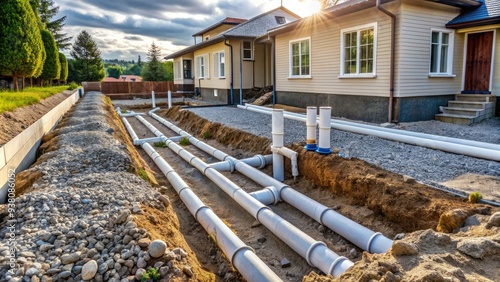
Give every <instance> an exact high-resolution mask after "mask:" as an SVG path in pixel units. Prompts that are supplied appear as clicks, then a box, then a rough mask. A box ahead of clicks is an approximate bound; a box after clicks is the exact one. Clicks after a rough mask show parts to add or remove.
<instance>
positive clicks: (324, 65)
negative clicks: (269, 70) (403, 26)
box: [276, 5, 398, 97]
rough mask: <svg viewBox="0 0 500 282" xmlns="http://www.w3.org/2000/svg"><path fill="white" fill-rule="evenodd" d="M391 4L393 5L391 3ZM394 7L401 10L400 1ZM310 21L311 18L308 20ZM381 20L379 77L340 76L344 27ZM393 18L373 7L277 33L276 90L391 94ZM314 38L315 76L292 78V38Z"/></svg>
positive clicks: (312, 64)
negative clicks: (391, 35)
mask: <svg viewBox="0 0 500 282" xmlns="http://www.w3.org/2000/svg"><path fill="white" fill-rule="evenodd" d="M388 7H389V6H388ZM390 9H391V10H392V11H393V12H396V13H397V9H398V5H391V6H390ZM306 22H307V21H306ZM370 23H376V24H377V35H376V37H377V41H376V44H377V49H376V53H375V57H376V77H375V78H339V75H340V64H341V62H340V60H341V58H340V52H341V50H340V48H341V30H342V29H345V28H353V27H356V26H361V25H365V24H370ZM390 28H391V21H390V18H389V17H388V16H387V15H385V14H383V13H382V12H380V11H379V10H377V9H376V8H371V9H368V10H364V11H361V12H357V13H353V14H349V15H346V16H342V17H338V18H335V19H332V20H328V21H325V22H323V23H321V24H314V25H308V24H304V25H303V27H301V28H297V29H295V30H294V31H291V32H287V33H284V34H281V35H277V36H276V90H277V91H284V92H309V93H320V94H340V95H342V94H344V95H359V96H379V97H387V96H389V81H390V77H389V73H390V72H389V67H388V66H389V63H390ZM305 37H310V38H311V50H310V53H311V65H310V67H311V70H310V71H311V78H310V79H290V78H289V60H290V55H289V52H290V51H289V45H290V41H293V40H296V39H300V38H305Z"/></svg>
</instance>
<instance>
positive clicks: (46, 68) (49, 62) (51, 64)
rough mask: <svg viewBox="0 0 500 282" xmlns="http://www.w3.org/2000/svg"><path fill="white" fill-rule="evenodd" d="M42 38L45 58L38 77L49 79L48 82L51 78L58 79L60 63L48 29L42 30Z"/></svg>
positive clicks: (54, 43) (54, 42)
mask: <svg viewBox="0 0 500 282" xmlns="http://www.w3.org/2000/svg"><path fill="white" fill-rule="evenodd" d="M42 40H43V45H44V46H45V52H46V53H47V58H46V59H45V62H44V64H43V71H42V75H40V78H42V79H46V80H49V84H50V83H51V81H52V80H53V79H59V75H60V73H61V63H60V62H59V52H58V51H57V45H56V41H55V40H54V37H53V36H52V34H51V33H50V31H48V30H42ZM42 84H43V83H42Z"/></svg>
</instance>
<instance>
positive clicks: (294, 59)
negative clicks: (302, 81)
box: [290, 38, 311, 77]
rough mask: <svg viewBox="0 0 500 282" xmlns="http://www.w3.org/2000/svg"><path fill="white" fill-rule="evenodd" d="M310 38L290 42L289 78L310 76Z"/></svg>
mask: <svg viewBox="0 0 500 282" xmlns="http://www.w3.org/2000/svg"><path fill="white" fill-rule="evenodd" d="M310 50H311V38H302V39H298V40H294V41H290V77H309V76H310V75H311V52H310Z"/></svg>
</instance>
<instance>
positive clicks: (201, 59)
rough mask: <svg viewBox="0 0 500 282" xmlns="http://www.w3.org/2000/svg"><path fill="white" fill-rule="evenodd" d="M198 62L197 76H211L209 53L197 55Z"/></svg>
mask: <svg viewBox="0 0 500 282" xmlns="http://www.w3.org/2000/svg"><path fill="white" fill-rule="evenodd" d="M196 64H197V66H196V76H197V78H210V74H209V61H208V55H202V56H198V57H196Z"/></svg>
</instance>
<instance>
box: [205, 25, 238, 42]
mask: <svg viewBox="0 0 500 282" xmlns="http://www.w3.org/2000/svg"><path fill="white" fill-rule="evenodd" d="M233 27H235V25H232V24H223V25H221V26H218V27H216V28H214V29H212V30H209V31H207V32H205V33H203V40H202V41H206V40H205V38H206V37H207V36H208V37H209V38H212V37H215V36H217V35H219V34H221V33H222V32H224V31H226V30H228V29H230V28H233Z"/></svg>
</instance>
